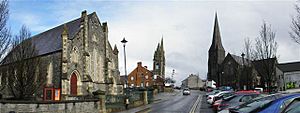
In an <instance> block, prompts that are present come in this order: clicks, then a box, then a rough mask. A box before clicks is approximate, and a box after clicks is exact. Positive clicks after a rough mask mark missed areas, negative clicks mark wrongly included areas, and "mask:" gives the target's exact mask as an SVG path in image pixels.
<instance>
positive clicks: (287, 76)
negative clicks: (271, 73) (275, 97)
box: [278, 62, 300, 88]
mask: <svg viewBox="0 0 300 113" xmlns="http://www.w3.org/2000/svg"><path fill="white" fill-rule="evenodd" d="M278 67H279V68H280V70H281V71H282V72H283V79H284V84H285V85H284V86H285V88H287V84H288V83H294V84H295V87H296V88H297V87H299V86H300V62H290V63H281V64H279V65H278Z"/></svg>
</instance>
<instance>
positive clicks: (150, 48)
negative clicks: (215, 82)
mask: <svg viewBox="0 0 300 113" xmlns="http://www.w3.org/2000/svg"><path fill="white" fill-rule="evenodd" d="M296 3H297V2H296V1H287V0H282V1H279V0H274V1H271V0H266V1H263V0H254V1H242V0H240V1H239V0H234V1H231V0H228V1H221V0H213V1H210V0H207V1H206V0H201V1H200V0H186V1H177V0H172V1H159V0H147V1H136V0H131V1H100V0H99V1H97V0H96V1H86V0H74V1H71V0H70V1H66V0H51V1H50V0H11V1H10V3H9V10H10V17H9V23H8V26H10V28H11V30H12V32H13V33H17V32H18V30H19V29H20V28H21V26H22V25H26V26H27V27H28V28H29V29H30V30H31V31H32V34H33V35H35V34H39V33H42V32H44V31H46V30H48V29H50V28H53V27H55V26H58V25H61V24H63V23H66V22H68V21H71V20H73V19H76V18H79V17H80V14H81V12H82V11H83V10H87V12H88V13H92V12H96V13H97V15H98V17H99V19H100V21H101V22H108V29H109V41H110V43H111V45H115V44H116V45H117V47H118V49H119V51H120V52H119V70H120V72H121V75H124V59H123V57H124V56H123V55H124V53H123V51H122V50H123V46H122V43H121V42H120V41H121V40H122V39H123V38H124V37H125V38H126V40H127V41H128V43H127V44H126V57H127V71H128V72H131V71H132V70H133V69H134V68H135V67H136V66H137V62H140V61H141V62H142V63H143V66H148V68H149V69H152V68H153V67H152V65H153V61H152V60H153V54H154V51H155V49H156V47H157V44H158V43H159V42H160V41H161V39H162V37H163V40H164V48H165V56H166V77H168V76H171V74H172V70H173V69H174V70H175V75H174V78H175V80H176V81H177V83H176V84H177V85H179V84H181V81H182V80H183V79H185V78H186V77H188V75H189V74H198V75H199V76H200V78H202V79H205V78H206V75H207V67H208V66H207V62H208V49H209V47H210V45H211V42H212V33H213V24H214V17H215V13H216V12H217V14H218V20H219V26H220V32H221V38H222V43H223V47H224V48H225V51H226V54H227V53H228V52H229V53H231V54H235V55H240V54H241V53H242V50H243V43H244V39H245V38H246V37H248V38H249V39H250V40H252V41H253V40H254V39H255V38H256V37H258V33H259V29H260V26H261V25H262V23H263V21H265V22H267V23H268V24H271V27H272V29H273V30H274V31H275V32H276V41H277V43H278V45H279V47H278V51H277V54H278V60H279V63H286V62H295V61H300V45H297V44H296V43H295V42H293V41H292V40H291V38H290V36H289V33H288V32H290V31H291V29H290V26H291V19H292V17H293V16H294V15H295V12H296V11H295V9H294V7H295V4H296ZM253 42H254V41H253Z"/></svg>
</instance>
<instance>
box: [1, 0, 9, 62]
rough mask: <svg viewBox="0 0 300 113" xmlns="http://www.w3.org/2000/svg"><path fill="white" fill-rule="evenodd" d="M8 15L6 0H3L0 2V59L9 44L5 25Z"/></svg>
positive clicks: (7, 30)
mask: <svg viewBox="0 0 300 113" xmlns="http://www.w3.org/2000/svg"><path fill="white" fill-rule="evenodd" d="M8 16H9V9H8V1H7V0H3V1H1V3H0V61H1V60H2V59H3V58H4V57H5V55H6V53H7V51H8V48H9V45H10V37H11V33H10V31H9V29H8V28H7V26H6V23H7V20H8Z"/></svg>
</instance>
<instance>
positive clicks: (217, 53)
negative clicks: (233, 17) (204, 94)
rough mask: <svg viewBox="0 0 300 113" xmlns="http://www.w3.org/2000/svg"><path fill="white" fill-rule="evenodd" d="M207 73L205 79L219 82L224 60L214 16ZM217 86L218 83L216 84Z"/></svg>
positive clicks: (217, 24) (216, 18)
mask: <svg viewBox="0 0 300 113" xmlns="http://www.w3.org/2000/svg"><path fill="white" fill-rule="evenodd" d="M208 54H209V55H208V73H207V79H208V80H214V81H215V82H219V80H218V75H220V73H221V72H220V69H221V63H222V62H223V60H224V58H225V50H224V48H223V45H222V41H221V35H220V29H219V23H218V16H217V13H216V14H215V25H214V32H213V40H212V44H211V46H210V48H209V51H208ZM217 84H218V83H217Z"/></svg>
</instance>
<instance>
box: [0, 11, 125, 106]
mask: <svg viewBox="0 0 300 113" xmlns="http://www.w3.org/2000/svg"><path fill="white" fill-rule="evenodd" d="M24 44H30V45H27V46H26V47H28V48H29V47H31V48H32V50H34V52H33V53H34V54H33V55H31V56H28V57H26V58H24V59H22V60H15V59H14V56H15V55H16V53H17V52H18V50H19V49H20V47H22V45H24ZM27 61H32V62H31V63H28V62H27ZM24 62H27V63H25V64H24ZM29 64H33V65H29ZM20 65H21V66H22V67H21V68H14V67H17V66H20ZM29 72H32V74H31V75H32V77H28V76H27V77H26V76H24V75H27V74H26V73H29ZM119 75H120V73H119V70H118V49H117V47H116V46H114V47H112V46H111V44H110V42H109V41H108V25H107V23H106V22H103V23H101V22H100V20H99V18H98V16H97V14H96V13H95V12H93V13H91V14H87V12H86V11H83V12H82V13H81V17H79V18H77V19H75V20H72V21H70V22H67V23H64V24H62V25H59V26H57V27H54V28H52V29H50V30H47V31H45V32H43V33H40V34H37V35H35V36H33V37H31V38H28V39H27V40H25V41H23V42H21V43H20V45H18V46H17V47H16V48H13V49H12V51H11V52H10V53H9V54H8V56H7V57H6V58H5V59H4V61H3V63H2V65H1V67H0V76H1V94H2V95H3V98H11V97H16V96H17V95H18V94H19V95H20V94H23V95H25V96H26V95H27V97H28V98H29V97H34V98H36V99H44V100H72V99H78V98H80V97H88V96H90V95H92V93H93V92H104V93H105V94H108V95H118V94H120V93H122V85H118V84H120V83H119V82H120V77H119ZM18 87H22V88H21V89H26V90H22V91H21V92H20V91H18V90H19V89H18Z"/></svg>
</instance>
